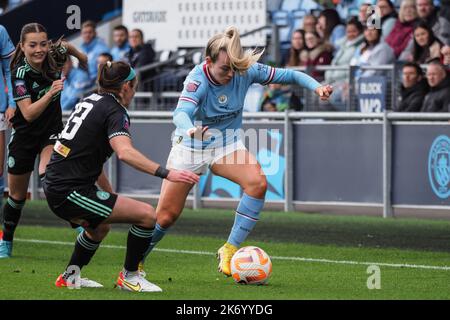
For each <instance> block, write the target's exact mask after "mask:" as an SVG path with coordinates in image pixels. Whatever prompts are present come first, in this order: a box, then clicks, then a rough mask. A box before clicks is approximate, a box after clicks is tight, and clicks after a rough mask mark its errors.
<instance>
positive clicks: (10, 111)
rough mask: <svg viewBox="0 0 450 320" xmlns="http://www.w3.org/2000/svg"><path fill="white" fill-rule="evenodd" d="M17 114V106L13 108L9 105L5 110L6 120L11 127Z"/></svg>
mask: <svg viewBox="0 0 450 320" xmlns="http://www.w3.org/2000/svg"><path fill="white" fill-rule="evenodd" d="M15 114H16V108H12V107H11V106H9V107H8V109H6V111H5V122H6V124H7V125H8V127H10V128H11V126H12V123H11V119H12V118H13V117H14V115H15Z"/></svg>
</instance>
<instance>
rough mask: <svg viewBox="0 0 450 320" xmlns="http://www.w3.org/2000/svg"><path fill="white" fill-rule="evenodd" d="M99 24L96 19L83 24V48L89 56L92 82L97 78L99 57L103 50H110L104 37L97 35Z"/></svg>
mask: <svg viewBox="0 0 450 320" xmlns="http://www.w3.org/2000/svg"><path fill="white" fill-rule="evenodd" d="M96 28H97V25H96V23H95V22H94V21H91V20H88V21H86V22H84V23H83V24H82V25H81V38H82V39H83V43H82V44H81V50H82V51H83V52H84V53H85V54H86V55H87V57H88V71H89V79H90V80H91V84H94V83H95V81H96V79H97V58H98V56H99V55H100V54H101V53H103V52H109V48H108V46H107V45H106V44H105V42H103V40H102V39H100V38H99V37H97V31H96Z"/></svg>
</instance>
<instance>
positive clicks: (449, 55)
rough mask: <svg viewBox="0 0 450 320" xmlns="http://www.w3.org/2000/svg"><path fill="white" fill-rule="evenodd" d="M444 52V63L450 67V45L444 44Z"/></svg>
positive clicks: (442, 50) (442, 51)
mask: <svg viewBox="0 0 450 320" xmlns="http://www.w3.org/2000/svg"><path fill="white" fill-rule="evenodd" d="M441 53H442V63H443V64H444V65H446V66H447V68H448V67H450V46H448V45H447V46H444V47H442V49H441Z"/></svg>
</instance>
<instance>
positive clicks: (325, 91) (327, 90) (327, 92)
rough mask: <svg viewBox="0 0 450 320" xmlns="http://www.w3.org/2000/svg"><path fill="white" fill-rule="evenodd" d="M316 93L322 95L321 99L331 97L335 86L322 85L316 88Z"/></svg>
mask: <svg viewBox="0 0 450 320" xmlns="http://www.w3.org/2000/svg"><path fill="white" fill-rule="evenodd" d="M315 93H316V94H317V95H318V96H319V97H320V100H324V101H325V100H328V98H330V96H331V94H332V93H333V87H332V86H330V85H328V84H327V85H325V86H322V87H318V88H317V89H316V90H315Z"/></svg>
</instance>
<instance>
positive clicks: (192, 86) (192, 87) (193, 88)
mask: <svg viewBox="0 0 450 320" xmlns="http://www.w3.org/2000/svg"><path fill="white" fill-rule="evenodd" d="M200 84H201V83H200V82H198V81H191V82H189V83H188V84H187V85H186V90H187V92H197V90H198V87H200Z"/></svg>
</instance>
